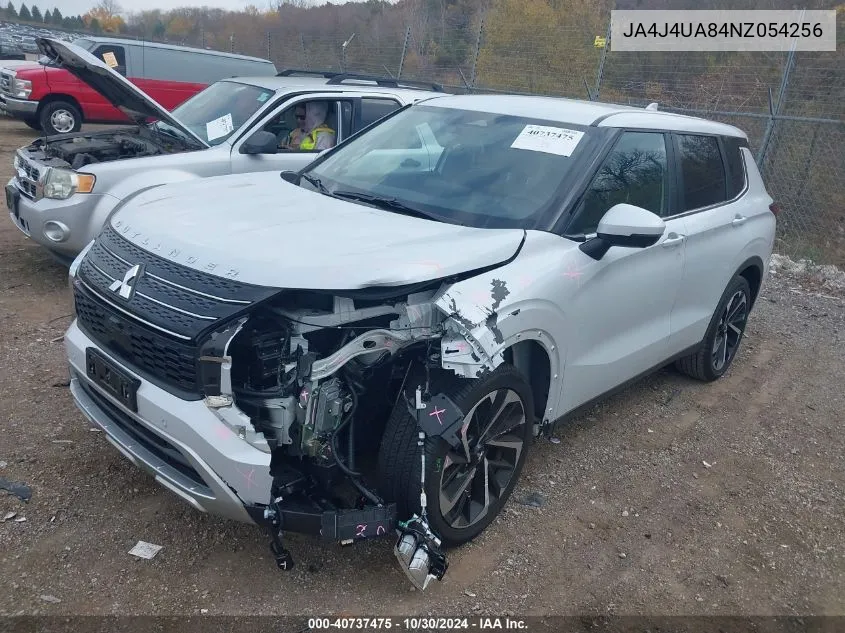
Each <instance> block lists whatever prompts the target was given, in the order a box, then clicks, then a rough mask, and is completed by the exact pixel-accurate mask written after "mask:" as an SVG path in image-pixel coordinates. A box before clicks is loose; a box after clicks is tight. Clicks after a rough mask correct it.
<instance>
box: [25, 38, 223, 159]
mask: <svg viewBox="0 0 845 633" xmlns="http://www.w3.org/2000/svg"><path fill="white" fill-rule="evenodd" d="M35 42H36V43H37V44H38V49H39V50H40V51H41V53H42V54H44V55H46V56H47V57H49V58H50V59H52V60H54V61H55V62H56V63H58V64H60V65H61V66H62V68H64V69H66V70H67V71H68V72H70V73H73V74H74V75H76V76H77V77H78V78H79V79H81V80H82V81H84V82H85V83H86V84H88V85H89V86H91V87H92V88H93V89H94V90H96V91H97V92H99V93H100V94H101V95H102V96H103V97H104V98H105V99H107V100H108V101H109V102H110V103H111V104H112V105H114V107H116V108H118V109H120V110H121V111H123V112H124V113H126V114H127V115H128V116H129V117H130V118H132V119H134V120H135V121H137V122H139V123H140V122H141V121H143V120H145V119H159V120H161V121H164V122H165V123H168V124H170V125H172V126H173V127H176V128H179V129H180V130H182V131H183V132H184V133H185V134H187V135H188V136H190V137H191V138H193V139H195V140H196V141H197V142H198V143H201V144H202V145H203V146H205V147H208V143H206V142H205V141H203V140H202V139H201V138H200V137H198V136H197V135H196V134H194V133H193V132H191V130H190V129H189V128H188V127H187V126H186V125H184V124H183V123H181V122H180V121H179V119H177V118H176V117H174V116H173V115H172V114H171V113H170V112H169V111H168V110H167V108H165V107H164V106H162V105H161V104H159V103H158V102H156V101H155V100H154V99H153V98H152V97H150V96H149V95H148V94H147V93H145V92H144V91H142V90H141V89H139V88H138V87H137V86H136V85H135V84H133V83H132V82H131V81H129V80H128V79H126V77H124V76H123V75H121V74H120V73H117V72H115V71H114V70H112V69H111V68H109V66H108V65H107V64H106V63H105V62H104V61H102V60H100V59H97V58H96V57H94V56H93V55H92V54H91V53H89V52H88V51H86V50H85V49H84V48H81V47H79V46H76V45H75V44H71V43H69V42H62V41H61V40H55V39H51V38H48V37H38V38H36V39H35Z"/></svg>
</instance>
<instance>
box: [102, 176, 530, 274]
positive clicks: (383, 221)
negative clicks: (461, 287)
mask: <svg viewBox="0 0 845 633" xmlns="http://www.w3.org/2000/svg"><path fill="white" fill-rule="evenodd" d="M110 223H111V226H112V227H113V228H114V229H115V230H116V231H118V232H119V233H120V234H121V235H123V237H124V238H126V239H128V240H129V241H131V242H133V243H134V244H136V245H137V246H139V247H141V248H143V249H145V250H148V251H150V252H152V253H155V254H157V255H160V256H162V257H164V258H166V259H169V260H172V261H174V262H177V263H179V264H182V265H184V266H188V267H190V268H194V269H196V270H199V271H203V272H207V273H211V274H214V275H218V276H220V277H229V278H232V279H236V280H238V281H242V282H244V283H250V284H256V285H260V286H271V287H276V288H299V289H311V290H354V289H360V288H366V287H372V286H400V285H405V284H414V283H420V282H424V281H429V280H432V279H438V278H441V277H447V276H450V275H455V274H459V273H463V272H467V271H471V270H475V269H478V268H484V267H489V266H495V265H497V264H500V263H503V262H506V261H507V260H509V259H510V258H512V257H513V256H514V255H515V254H516V253H517V251H518V250H519V248H520V245H521V244H522V241H523V239H524V237H525V232H524V231H523V230H522V229H479V228H471V227H463V226H458V225H454V224H445V223H443V222H435V221H433V220H426V219H421V218H415V217H409V216H405V215H400V214H398V213H393V212H390V211H383V210H381V209H374V208H372V207H369V206H365V205H362V204H357V203H354V202H348V201H344V200H339V199H337V198H331V197H329V196H325V195H323V194H321V193H317V192H315V191H309V190H306V189H303V188H301V187H298V186H296V185H292V184H290V183H287V182H285V181H283V180H282V179H281V178H280V177H279V174H278V172H261V173H253V174H239V175H234V176H220V177H216V178H203V179H197V180H194V181H190V182H183V183H175V184H171V185H163V186H161V187H155V188H153V189H148V190H147V191H145V192H143V193H141V194H139V195H138V196H136V197H135V198H133V199H132V200H131V201H129V202H127V203H126V205H125V206H124V207H122V208H121V209H120V210H119V211H117V212H116V213H114V214H113V215H112V217H111V220H110Z"/></svg>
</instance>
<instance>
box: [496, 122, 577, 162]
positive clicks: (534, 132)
mask: <svg viewBox="0 0 845 633" xmlns="http://www.w3.org/2000/svg"><path fill="white" fill-rule="evenodd" d="M582 136H584V133H583V132H579V131H578V130H567V129H566V128H562V127H548V126H546V125H526V126H525V128H524V129H523V130H522V132H520V133H519V136H517V137H516V140H515V141H514V142H513V143H512V144H511V147H513V148H514V149H527V150H529V151H532V152H545V153H547V154H557V155H558V156H571V155H572V152H574V151H575V148H576V147H578V142H579V141H580V140H581V137H582Z"/></svg>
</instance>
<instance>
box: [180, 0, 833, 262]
mask: <svg viewBox="0 0 845 633" xmlns="http://www.w3.org/2000/svg"><path fill="white" fill-rule="evenodd" d="M526 3H527V4H526V5H525V6H524V7H523V6H522V5H520V4H519V3H514V2H511V3H508V2H505V3H504V6H510V5H513V6H517V7H518V8H519V10H520V11H521V13H520V14H519V16H516V17H515V16H509V15H507V11H505V13H504V14H500V15H496V14H492V15H487V16H485V15H474V16H464V15H459V16H451V17H450V18H449V19H448V20H446V19H444V20H442V21H440V22H438V23H436V24H432V23H425V24H422V23H419V22H412V23H411V25H410V26H408V25H405V26H404V27H400V28H392V29H385V30H383V31H379V30H378V29H377V28H376V29H370V30H369V32H368V33H361V34H353V33H350V34H349V36H345V37H343V38H339V37H337V36H335V35H311V36H308V35H302V34H299V33H297V32H296V30H295V29H293V28H292V27H287V28H284V27H281V28H277V29H271V30H268V31H266V32H265V33H264V34H263V36H261V37H255V35H254V33H248V32H243V33H238V32H235V33H232V34H230V36H229V37H222V38H221V37H220V36H216V37H212V36H210V35H207V34H202V33H200V34H199V36H198V37H195V38H189V39H188V40H187V41H185V42H184V43H186V44H194V45H201V46H207V47H210V48H216V49H220V50H229V51H233V52H237V53H243V54H249V55H256V56H260V57H269V58H270V59H272V60H273V61H274V62H275V63H276V66H277V67H278V68H279V69H281V68H301V69H310V70H334V71H345V72H354V73H363V74H368V75H379V76H384V77H394V78H404V79H413V80H419V81H435V82H439V83H441V84H442V85H443V86H444V87H445V88H446V89H447V90H449V91H452V92H507V93H526V94H542V95H551V96H564V97H570V98H579V99H593V100H597V99H600V100H601V101H607V102H612V103H619V104H626V105H636V106H645V105H647V104H649V103H651V102H657V103H658V104H659V108H660V109H661V110H664V111H669V112H676V113H681V114H688V115H692V116H701V117H705V118H708V119H713V120H716V121H723V122H725V123H729V124H731V125H735V126H737V127H739V128H740V129H742V130H743V131H745V132H746V133H747V134H748V138H749V144H750V146H751V149H752V151H753V153H754V155H755V157H756V159H757V163H758V165H759V166H760V169H761V172H762V174H763V178H764V180H765V182H766V186H767V188H768V190H769V193H770V194H771V195H772V197H773V198H774V199H775V200H776V202H778V203H779V205H780V206H781V209H782V213H781V215H780V217H779V221H778V244H777V249H778V251H780V252H782V253H784V254H788V255H790V256H791V257H793V258H802V257H807V258H810V259H813V260H815V261H817V262H825V263H834V264H836V265H839V266H845V58H843V54H842V52H841V51H842V50H843V33H845V19H843V18H845V14H843V13H840V14H839V17H838V20H837V33H838V34H839V35H838V40H839V41H838V48H839V51H838V52H831V53H809V52H800V53H792V52H783V53H752V52H741V53H740V52H734V53H713V52H696V53H693V52H678V53H647V52H642V53H629V52H613V51H612V50H611V49H612V44H611V43H610V42H609V36H610V31H609V26H610V25H609V16H608V14H607V12H605V11H602V10H600V9H598V8H596V9H593V8H592V7H588V8H587V9H585V10H584V11H582V12H580V13H579V14H578V15H571V14H566V15H564V14H563V13H562V12H559V11H554V10H553V9H551V8H550V7H549V5H548V3H541V2H536V1H534V0H526ZM532 11H533V12H534V13H531V12H532ZM327 28H331V30H332V32H333V33H337V32H343V27H342V26H340V25H327ZM191 39H193V40H194V41H191ZM602 39H604V41H602Z"/></svg>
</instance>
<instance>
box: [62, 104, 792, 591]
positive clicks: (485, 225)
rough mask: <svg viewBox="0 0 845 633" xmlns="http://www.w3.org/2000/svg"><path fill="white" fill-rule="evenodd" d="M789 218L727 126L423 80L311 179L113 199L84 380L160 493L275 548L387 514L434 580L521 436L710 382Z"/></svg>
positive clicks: (83, 395)
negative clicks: (638, 398)
mask: <svg viewBox="0 0 845 633" xmlns="http://www.w3.org/2000/svg"><path fill="white" fill-rule="evenodd" d="M235 210H236V211H237V212H236V213H233V211H235ZM776 211H777V207H776V206H775V205H774V204H773V203H772V199H771V198H770V197H769V195H768V194H767V193H766V190H765V188H764V186H763V183H762V181H761V178H760V174H759V172H758V170H757V168H756V166H755V164H754V160H753V159H752V156H751V153H750V152H749V150H748V147H747V140H746V137H745V134H743V132H741V131H740V130H738V129H736V128H734V127H731V126H728V125H724V124H721V123H714V122H710V121H705V120H701V119H696V118H689V117H685V116H678V115H674V114H668V113H663V112H658V111H654V110H652V109H638V108H629V107H619V106H614V105H605V104H599V103H592V102H581V101H570V100H565V99H551V98H539V97H516V96H442V97H435V98H432V99H428V100H425V101H423V102H421V103H418V104H416V105H413V106H410V107H408V108H405V109H402V110H399V111H397V112H395V113H394V114H391V115H389V116H388V117H386V118H385V119H383V121H382V122H381V123H380V124H379V125H377V126H374V127H372V128H370V129H369V130H366V131H365V132H363V133H361V134H359V135H357V136H356V137H353V138H350V139H349V140H348V141H347V142H346V143H344V144H343V145H342V146H339V147H337V148H335V149H333V150H331V151H329V152H328V153H326V154H324V155H323V156H321V157H320V158H318V159H317V160H316V161H315V162H314V163H312V164H311V165H310V166H308V167H306V168H305V169H303V170H302V171H301V172H298V173H295V172H283V173H282V174H281V177H280V174H278V173H254V174H244V175H231V176H222V177H216V178H207V179H204V180H198V181H195V182H187V183H182V184H177V185H166V186H163V187H159V188H156V189H154V190H150V191H149V192H144V193H141V194H139V195H138V196H137V197H136V198H134V199H133V200H132V201H130V202H128V203H127V204H125V205H124V206H123V207H122V208H121V209H120V210H119V211H118V212H117V213H115V214H114V216H112V218H111V219H110V221H109V223H108V225H107V227H106V229H105V230H104V232H103V233H102V235H101V236H100V237H99V238H98V239H97V240H96V241H95V242H94V243H93V245H89V247H88V248H86V250H85V251H84V252H83V253H82V254H81V255H80V256H79V257H78V258H77V259H76V261H75V262H74V264H73V266H72V268H71V275H72V281H73V286H74V293H75V301H76V310H77V319H76V321H75V322H74V323H73V324H72V325H71V327H70V329H69V330H68V332H67V336H66V344H67V351H68V357H69V362H70V372H71V383H70V384H71V390H72V392H73V395H74V397H75V399H76V402H77V404H78V405H79V407H80V408H81V409H82V410H83V411H84V412H85V414H86V415H87V417H88V418H89V419H90V420H91V421H93V422H94V423H95V424H97V425H99V426H100V427H102V429H103V430H104V431H105V432H106V434H107V436H108V438H109V439H110V440H111V441H112V442H113V443H114V444H115V445H117V446H118V447H119V448H120V450H121V451H122V452H123V453H124V454H125V455H127V456H129V457H130V459H132V460H133V461H134V462H135V463H136V464H137V465H138V466H139V467H141V468H144V469H146V470H147V471H149V472H150V473H152V474H153V475H154V476H155V477H156V479H157V480H158V481H159V482H160V483H162V485H164V486H166V487H167V488H169V489H170V490H172V491H173V492H175V493H176V494H178V495H179V496H181V497H182V498H183V499H185V500H187V501H188V502H190V503H191V504H193V505H194V506H195V507H197V508H200V509H203V510H207V511H211V512H216V513H220V514H224V515H226V516H229V517H233V518H236V519H240V520H244V521H255V522H256V523H261V524H266V525H268V526H269V527H270V528H271V531H272V534H273V549H274V552H275V554H276V557H277V562H278V564H279V565H280V566H283V567H288V566H289V565H290V563H291V559H290V555H289V553H288V552H287V551H286V550H285V549H284V547H283V546H282V541H281V530H283V529H284V530H291V531H300V532H307V533H312V534H320V535H322V537H323V538H327V539H337V540H340V541H353V540H356V539H360V538H369V537H374V536H380V535H382V534H390V533H393V532H394V530H398V532H399V540H398V542H397V545H396V554H397V556H398V557H399V559H400V561H401V562H402V565H403V568H404V569H405V571H406V572H407V573H408V574H409V576H410V577H411V579H412V580H413V581H414V582H415V583H416V584H417V585H418V586H421V587H424V586H425V585H426V584H427V583H428V581H429V580H431V578H440V577H441V576H442V575H443V572H444V571H445V558H444V556H443V552H442V550H441V545H442V544H445V545H456V544H460V543H463V542H466V541H468V540H470V539H472V538H474V537H475V536H476V535H478V534H479V533H480V532H481V531H482V530H483V529H484V528H485V527H486V526H487V525H488V524H489V523H490V522H491V521H492V520H493V518H494V517H495V516H496V515H497V514H498V513H499V512H500V510H501V508H502V506H503V504H504V503H505V501H506V500H507V498H508V496H509V495H510V493H511V491H512V490H513V487H514V484H515V482H516V480H517V477H518V475H519V473H520V470H521V469H522V466H523V463H524V462H525V458H526V455H527V453H528V449H529V446H530V444H531V441H532V435H539V434H541V433H543V432H544V431H548V430H549V429H550V428H551V427H552V425H553V424H554V423H555V422H557V421H560V420H561V419H563V418H564V417H565V416H568V415H569V414H571V413H572V412H573V411H575V410H576V409H577V408H579V407H581V406H583V405H586V404H589V403H590V402H592V401H593V400H595V399H596V398H599V397H601V396H603V395H605V394H607V393H608V392H610V391H612V390H614V389H617V388H619V387H620V386H623V385H625V384H626V383H628V382H630V381H632V380H634V379H636V378H637V377H639V376H642V375H643V374H645V373H647V372H649V371H651V370H653V369H655V368H658V367H661V366H664V365H666V364H668V363H671V362H673V361H676V362H677V366H678V367H679V368H680V369H681V370H682V371H683V372H685V373H687V374H690V375H691V376H693V377H695V378H699V379H702V380H707V381H709V380H714V379H716V378H719V377H720V376H721V375H723V374H724V373H725V371H726V370H727V369H728V367H729V366H730V364H731V362H732V360H733V359H734V358H735V357H736V353H737V350H738V348H739V346H740V343H741V340H742V336H743V332H744V330H745V325H746V321H747V319H748V315H749V312H750V310H751V308H752V306H753V305H754V301H755V299H756V298H757V296H758V294H759V292H760V287H761V284H762V283H763V280H764V279H765V277H766V274H767V271H768V261H769V256H770V254H771V251H772V245H773V240H774V235H775V213H776ZM421 491H423V492H424V494H422V495H421Z"/></svg>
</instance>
